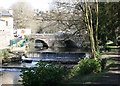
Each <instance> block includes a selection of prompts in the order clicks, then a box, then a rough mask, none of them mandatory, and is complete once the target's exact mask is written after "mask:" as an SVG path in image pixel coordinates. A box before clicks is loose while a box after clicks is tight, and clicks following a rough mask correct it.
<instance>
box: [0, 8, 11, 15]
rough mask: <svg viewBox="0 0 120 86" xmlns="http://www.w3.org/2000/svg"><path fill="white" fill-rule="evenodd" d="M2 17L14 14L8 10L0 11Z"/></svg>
mask: <svg viewBox="0 0 120 86" xmlns="http://www.w3.org/2000/svg"><path fill="white" fill-rule="evenodd" d="M1 16H12V14H10V13H9V11H7V10H4V9H0V17H1Z"/></svg>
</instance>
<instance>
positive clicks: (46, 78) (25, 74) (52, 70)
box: [19, 61, 67, 86]
mask: <svg viewBox="0 0 120 86" xmlns="http://www.w3.org/2000/svg"><path fill="white" fill-rule="evenodd" d="M36 66H37V67H30V68H25V69H22V70H21V72H22V74H21V75H20V77H21V78H22V80H19V81H20V82H22V83H23V85H25V86H41V85H44V84H49V85H52V84H59V83H61V82H62V80H63V79H64V78H65V75H66V74H67V72H66V68H63V67H61V66H60V65H59V66H55V63H52V64H48V63H46V62H42V61H39V62H38V63H37V64H36Z"/></svg>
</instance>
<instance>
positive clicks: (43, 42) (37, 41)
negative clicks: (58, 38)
mask: <svg viewBox="0 0 120 86" xmlns="http://www.w3.org/2000/svg"><path fill="white" fill-rule="evenodd" d="M35 43H42V45H43V47H46V48H48V44H47V43H46V42H45V41H44V40H40V39H35Z"/></svg>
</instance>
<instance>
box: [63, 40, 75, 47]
mask: <svg viewBox="0 0 120 86" xmlns="http://www.w3.org/2000/svg"><path fill="white" fill-rule="evenodd" d="M64 43H65V47H77V45H76V43H75V42H74V41H73V40H70V39H69V40H65V41H64Z"/></svg>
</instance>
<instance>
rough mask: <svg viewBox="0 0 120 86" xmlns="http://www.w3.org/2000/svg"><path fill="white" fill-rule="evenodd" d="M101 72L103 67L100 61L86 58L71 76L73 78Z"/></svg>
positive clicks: (74, 69)
mask: <svg viewBox="0 0 120 86" xmlns="http://www.w3.org/2000/svg"><path fill="white" fill-rule="evenodd" d="M100 71H101V65H100V63H99V61H95V60H94V59H90V58H84V59H81V60H80V61H79V62H78V65H77V66H74V67H73V70H72V72H71V74H72V76H75V75H78V74H80V75H85V74H90V73H93V72H96V73H97V72H100Z"/></svg>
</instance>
